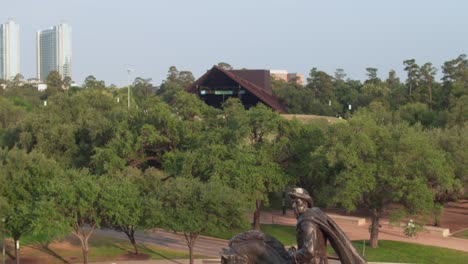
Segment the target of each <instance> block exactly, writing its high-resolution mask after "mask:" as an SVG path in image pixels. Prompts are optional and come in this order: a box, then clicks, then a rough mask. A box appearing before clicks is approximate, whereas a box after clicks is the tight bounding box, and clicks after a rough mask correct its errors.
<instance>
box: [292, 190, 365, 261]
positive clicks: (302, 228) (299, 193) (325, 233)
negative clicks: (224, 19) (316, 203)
mask: <svg viewBox="0 0 468 264" xmlns="http://www.w3.org/2000/svg"><path fill="white" fill-rule="evenodd" d="M288 194H289V197H290V198H291V200H292V203H293V208H294V214H295V215H296V218H297V225H296V239H297V247H298V249H297V250H296V249H295V248H291V249H289V251H288V252H289V253H290V255H291V258H292V263H304V264H309V263H310V264H312V263H313V264H327V263H328V259H327V240H328V241H330V244H331V245H332V247H333V249H334V250H335V252H336V253H337V254H338V257H339V259H340V261H341V263H343V264H358V263H366V261H365V260H364V259H363V258H362V257H361V256H360V255H359V253H357V251H356V249H355V248H354V246H353V245H352V244H351V241H349V239H348V237H347V236H346V235H345V234H344V232H343V231H342V230H341V228H339V227H338V225H337V224H336V223H335V222H334V221H333V220H332V219H331V218H330V217H328V216H327V215H326V214H325V213H323V212H322V210H320V209H319V208H317V207H313V200H312V197H310V195H309V193H308V192H307V191H306V190H305V189H303V188H294V189H293V190H292V191H291V192H289V193H288Z"/></svg>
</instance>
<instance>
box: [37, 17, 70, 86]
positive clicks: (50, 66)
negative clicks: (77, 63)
mask: <svg viewBox="0 0 468 264" xmlns="http://www.w3.org/2000/svg"><path fill="white" fill-rule="evenodd" d="M52 71H58V72H59V73H60V75H61V76H62V78H65V77H67V76H68V77H70V78H71V77H72V28H71V26H70V25H68V24H67V23H63V22H62V23H61V24H60V25H58V26H55V27H53V28H51V29H46V30H41V31H38V32H37V78H38V79H39V80H41V81H45V80H46V79H47V76H48V75H49V73H50V72H52Z"/></svg>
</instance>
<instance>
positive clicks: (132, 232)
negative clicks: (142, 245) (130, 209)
mask: <svg viewBox="0 0 468 264" xmlns="http://www.w3.org/2000/svg"><path fill="white" fill-rule="evenodd" d="M124 233H125V234H126V235H127V237H128V239H129V240H130V242H131V243H132V245H133V248H134V249H135V255H138V254H140V253H139V252H138V247H137V243H136V240H135V229H133V228H131V227H130V228H128V229H126V231H124Z"/></svg>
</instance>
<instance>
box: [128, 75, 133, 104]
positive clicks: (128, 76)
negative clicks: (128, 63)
mask: <svg viewBox="0 0 468 264" xmlns="http://www.w3.org/2000/svg"><path fill="white" fill-rule="evenodd" d="M132 71H133V69H130V68H127V74H128V103H127V107H128V109H130V73H131V72H132Z"/></svg>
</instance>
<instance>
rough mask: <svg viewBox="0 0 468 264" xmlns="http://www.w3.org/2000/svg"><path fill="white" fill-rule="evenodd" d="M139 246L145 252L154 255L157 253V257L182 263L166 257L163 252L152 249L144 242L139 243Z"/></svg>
mask: <svg viewBox="0 0 468 264" xmlns="http://www.w3.org/2000/svg"><path fill="white" fill-rule="evenodd" d="M139 247H140V248H141V249H143V250H145V251H146V252H148V253H151V254H154V255H157V256H159V257H161V258H163V259H165V260H169V261H171V262H174V263H179V264H182V263H180V262H178V261H175V260H173V259H171V258H169V257H167V256H165V255H163V254H161V253H159V252H156V251H154V250H153V249H151V248H149V247H147V246H146V245H145V244H140V245H139Z"/></svg>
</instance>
